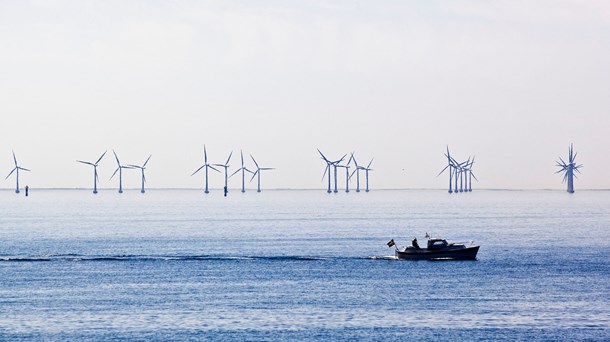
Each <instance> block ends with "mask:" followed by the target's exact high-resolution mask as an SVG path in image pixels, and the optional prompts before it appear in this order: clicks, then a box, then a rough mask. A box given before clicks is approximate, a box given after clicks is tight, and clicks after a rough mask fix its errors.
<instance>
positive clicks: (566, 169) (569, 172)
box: [15, 144, 582, 194]
mask: <svg viewBox="0 0 610 342" xmlns="http://www.w3.org/2000/svg"><path fill="white" fill-rule="evenodd" d="M573 152H574V150H573V144H570V150H569V154H568V163H566V162H565V161H563V159H561V157H559V160H560V161H561V162H559V161H558V162H557V166H559V167H560V169H559V171H557V172H555V173H560V172H563V181H562V183H565V182H566V180H567V183H568V190H567V191H568V192H569V193H571V194H572V193H574V177H576V175H575V174H574V171H576V172H578V173H580V170H579V169H580V168H581V167H582V164H580V165H576V155H577V154H578V153H573ZM15 165H16V164H15Z"/></svg>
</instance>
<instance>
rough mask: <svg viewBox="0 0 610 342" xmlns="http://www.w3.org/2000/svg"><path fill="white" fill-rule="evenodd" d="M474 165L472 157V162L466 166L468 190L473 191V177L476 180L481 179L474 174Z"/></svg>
mask: <svg viewBox="0 0 610 342" xmlns="http://www.w3.org/2000/svg"><path fill="white" fill-rule="evenodd" d="M473 165H474V157H472V161H471V162H470V165H468V166H467V168H466V172H467V173H466V175H467V177H468V178H466V179H467V184H468V186H467V190H466V191H468V192H472V179H473V178H474V180H476V181H477V182H478V181H479V180H478V179H477V177H476V176H475V175H474V173H473V172H472V166H473Z"/></svg>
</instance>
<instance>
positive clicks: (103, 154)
mask: <svg viewBox="0 0 610 342" xmlns="http://www.w3.org/2000/svg"><path fill="white" fill-rule="evenodd" d="M106 152H108V150H106V151H104V153H102V156H101V157H100V158H99V159H98V160H97V161H96V162H95V165H97V164H98V163H99V162H100V161H101V160H102V158H104V156H105V155H106Z"/></svg>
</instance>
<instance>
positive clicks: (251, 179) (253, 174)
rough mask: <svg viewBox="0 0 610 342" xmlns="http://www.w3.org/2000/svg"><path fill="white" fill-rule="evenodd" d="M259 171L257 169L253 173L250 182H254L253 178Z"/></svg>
mask: <svg viewBox="0 0 610 342" xmlns="http://www.w3.org/2000/svg"><path fill="white" fill-rule="evenodd" d="M258 172H259V170H256V171H255V172H254V173H253V174H252V178H250V182H252V180H253V179H254V177H256V174H257V173H258Z"/></svg>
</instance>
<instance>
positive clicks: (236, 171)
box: [229, 167, 244, 178]
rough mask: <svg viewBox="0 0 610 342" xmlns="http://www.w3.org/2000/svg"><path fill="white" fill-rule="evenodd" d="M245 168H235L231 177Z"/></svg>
mask: <svg viewBox="0 0 610 342" xmlns="http://www.w3.org/2000/svg"><path fill="white" fill-rule="evenodd" d="M243 169H244V168H243V167H242V168H239V169H237V170H235V172H233V173H232V174H231V175H230V176H229V178H231V177H233V175H234V174H236V173H238V172H239V171H241V170H243Z"/></svg>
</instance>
